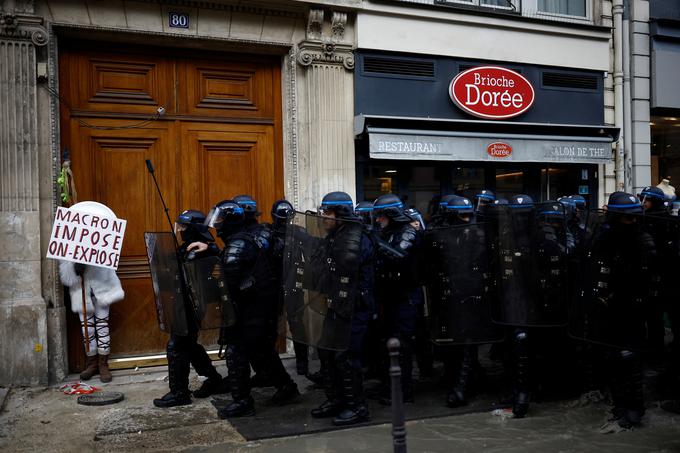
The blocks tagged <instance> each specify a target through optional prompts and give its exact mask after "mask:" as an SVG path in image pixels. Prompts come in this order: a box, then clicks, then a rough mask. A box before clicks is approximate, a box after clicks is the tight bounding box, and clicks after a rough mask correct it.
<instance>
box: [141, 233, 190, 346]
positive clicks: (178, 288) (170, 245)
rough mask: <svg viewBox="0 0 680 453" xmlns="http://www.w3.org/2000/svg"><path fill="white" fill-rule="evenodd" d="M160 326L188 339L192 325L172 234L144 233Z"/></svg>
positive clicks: (165, 330)
mask: <svg viewBox="0 0 680 453" xmlns="http://www.w3.org/2000/svg"><path fill="white" fill-rule="evenodd" d="M144 242H145V243H146V251H147V256H148V258H149V269H150V271H151V282H152V284H153V292H154V296H155V302H156V315H157V316H158V326H159V328H160V329H161V330H162V331H163V332H167V333H173V334H176V335H187V333H188V323H187V315H186V308H185V307H184V296H183V294H182V282H181V280H180V274H179V266H178V262H177V253H176V251H175V242H174V239H173V237H172V234H171V233H165V232H163V233H144Z"/></svg>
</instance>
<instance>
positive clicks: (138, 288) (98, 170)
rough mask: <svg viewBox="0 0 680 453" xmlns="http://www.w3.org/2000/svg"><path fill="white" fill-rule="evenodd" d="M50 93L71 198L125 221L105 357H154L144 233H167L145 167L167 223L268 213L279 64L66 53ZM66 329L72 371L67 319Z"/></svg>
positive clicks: (275, 178)
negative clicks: (214, 209) (193, 216)
mask: <svg viewBox="0 0 680 453" xmlns="http://www.w3.org/2000/svg"><path fill="white" fill-rule="evenodd" d="M60 92H61V93H60V94H61V98H62V101H63V102H62V109H61V128H62V146H64V147H65V148H68V149H69V151H70V157H71V161H72V168H73V173H74V176H75V182H76V188H77V191H78V199H79V200H80V201H84V200H95V201H99V202H101V203H104V204H106V205H108V206H109V207H110V208H111V209H113V211H114V212H115V213H116V215H117V216H118V217H120V218H123V219H126V220H127V230H126V234H125V240H124V243H123V254H122V257H121V261H120V266H119V268H118V275H119V277H120V279H121V283H122V285H123V289H124V290H125V299H124V300H123V301H122V302H119V303H116V304H114V305H112V307H111V317H110V325H111V349H112V351H111V354H112V357H113V358H114V359H115V358H116V357H118V358H120V357H134V356H143V355H149V354H155V353H161V352H162V351H164V350H165V344H166V342H167V335H166V334H164V333H163V332H161V331H160V330H159V328H158V323H157V319H156V312H155V306H154V302H153V291H152V286H151V280H150V274H149V266H148V262H147V258H146V249H145V246H144V232H145V231H169V228H170V226H169V225H168V222H167V219H166V217H165V213H164V212H163V207H162V205H161V202H160V199H159V196H158V194H157V191H156V187H155V186H154V183H153V180H152V179H151V177H150V175H149V174H148V172H147V169H146V165H145V160H146V159H150V160H151V161H152V162H153V165H154V167H155V170H156V177H157V179H158V183H159V185H160V188H161V191H162V192H163V196H164V198H165V201H166V203H167V205H168V208H169V212H170V216H171V218H172V220H173V221H174V218H175V217H176V216H177V215H178V214H179V213H180V212H181V211H183V210H185V209H199V210H202V211H204V212H206V213H207V212H208V211H209V209H210V208H211V206H213V205H214V204H215V203H217V202H219V201H220V200H223V199H227V198H230V197H233V196H235V195H237V194H240V193H247V194H251V195H252V196H253V197H255V199H256V200H258V203H259V205H260V208H261V210H262V211H263V212H265V213H268V211H269V209H268V208H269V207H270V206H271V204H272V203H273V202H274V201H275V200H276V199H278V198H281V197H282V196H283V182H282V178H283V169H282V167H283V163H282V149H281V148H282V145H281V143H282V140H281V92H280V58H278V57H275V58H262V57H258V58H252V57H247V56H238V55H214V54H213V55H211V56H210V58H195V57H194V56H188V55H181V54H180V55H178V54H177V53H176V52H170V51H163V50H158V49H156V50H153V51H138V50H135V51H134V52H131V51H129V52H126V53H112V52H106V53H105V52H100V51H98V50H94V49H78V48H69V47H65V48H63V49H61V52H60ZM159 107H162V108H163V109H165V112H164V114H163V115H158V113H157V111H158V108H159ZM263 217H264V219H265V220H266V219H267V214H265V215H264V216H263ZM68 324H69V359H70V364H71V369H72V370H77V369H79V368H80V367H81V366H82V363H83V361H82V360H83V359H82V345H81V335H80V331H79V326H78V323H77V318H76V317H75V316H71V317H70V319H69V323H68ZM204 340H206V341H208V342H210V341H211V340H214V335H213V336H212V337H211V336H208V337H206V338H204Z"/></svg>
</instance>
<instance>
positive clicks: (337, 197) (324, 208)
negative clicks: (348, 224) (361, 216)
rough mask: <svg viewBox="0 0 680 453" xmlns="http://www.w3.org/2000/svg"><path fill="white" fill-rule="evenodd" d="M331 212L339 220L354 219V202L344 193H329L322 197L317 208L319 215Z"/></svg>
mask: <svg viewBox="0 0 680 453" xmlns="http://www.w3.org/2000/svg"><path fill="white" fill-rule="evenodd" d="M328 212H333V213H334V214H335V216H336V217H337V218H339V219H356V216H355V215H354V202H353V201H352V197H350V196H349V194H348V193H345V192H330V193H327V194H326V195H324V197H323V199H322V200H321V206H319V214H321V215H324V213H328Z"/></svg>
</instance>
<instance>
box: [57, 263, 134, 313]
mask: <svg viewBox="0 0 680 453" xmlns="http://www.w3.org/2000/svg"><path fill="white" fill-rule="evenodd" d="M74 264H75V263H72V262H70V261H60V262H59V275H60V276H61V282H62V283H63V284H64V285H65V286H67V287H68V289H69V292H70V294H71V310H72V311H73V312H74V313H82V312H83V298H82V290H81V280H82V279H81V278H80V276H79V275H78V274H76V271H75V267H74ZM85 293H86V294H87V297H86V299H87V312H88V313H89V314H91V313H94V306H93V302H94V303H95V304H96V305H97V306H99V307H101V306H108V305H111V304H112V303H114V302H118V301H119V300H123V298H124V297H125V292H123V288H122V286H121V285H120V280H119V279H118V276H117V275H116V271H114V270H113V269H107V268H104V267H97V266H85ZM93 296H94V297H93ZM93 299H94V301H93Z"/></svg>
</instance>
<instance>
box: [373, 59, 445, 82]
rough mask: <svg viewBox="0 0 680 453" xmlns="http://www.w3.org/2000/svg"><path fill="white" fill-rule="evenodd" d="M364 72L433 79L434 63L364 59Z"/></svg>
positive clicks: (428, 61)
mask: <svg viewBox="0 0 680 453" xmlns="http://www.w3.org/2000/svg"><path fill="white" fill-rule="evenodd" d="M364 72H365V73H369V74H389V75H392V76H405V77H419V78H434V61H431V60H406V59H399V58H381V57H369V56H367V57H364Z"/></svg>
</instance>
